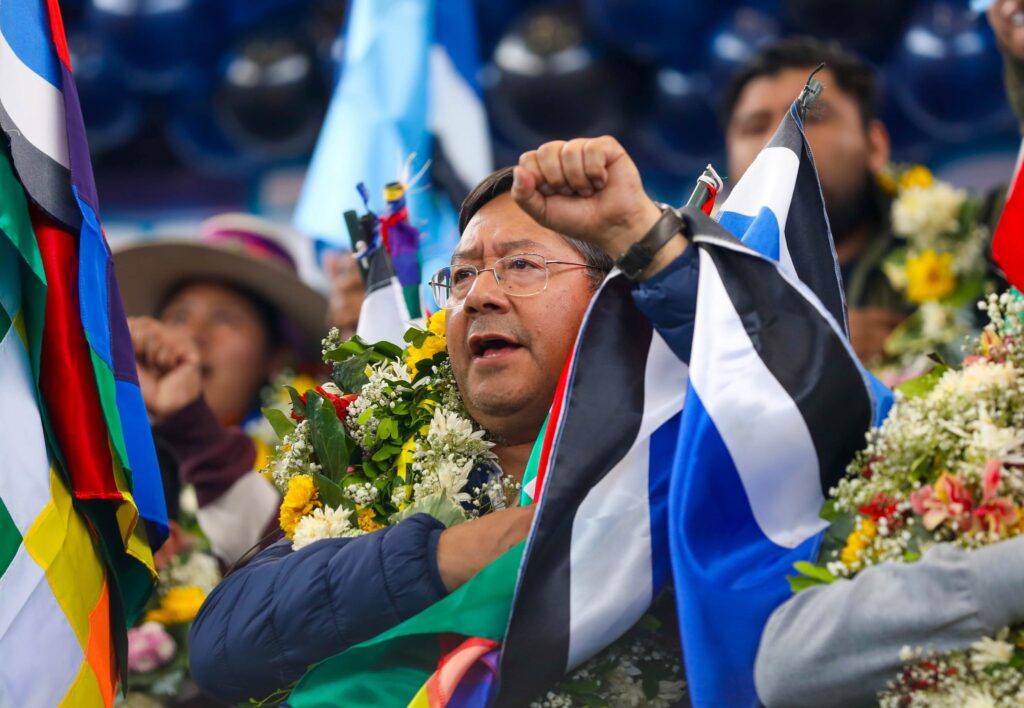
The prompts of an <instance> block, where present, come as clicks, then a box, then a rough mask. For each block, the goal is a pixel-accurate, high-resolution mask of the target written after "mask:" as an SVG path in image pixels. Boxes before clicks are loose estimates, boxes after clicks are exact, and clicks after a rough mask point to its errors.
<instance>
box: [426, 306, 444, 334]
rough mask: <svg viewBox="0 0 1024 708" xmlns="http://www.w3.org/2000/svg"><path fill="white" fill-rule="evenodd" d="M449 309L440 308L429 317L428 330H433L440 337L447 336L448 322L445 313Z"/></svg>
mask: <svg viewBox="0 0 1024 708" xmlns="http://www.w3.org/2000/svg"><path fill="white" fill-rule="evenodd" d="M446 312H447V310H438V311H437V312H435V313H434V314H432V315H431V316H430V317H429V318H428V319H427V331H428V332H433V333H434V334H436V335H437V336H438V337H444V336H447V333H446V330H445V327H446V326H447V322H446V320H445V313H446Z"/></svg>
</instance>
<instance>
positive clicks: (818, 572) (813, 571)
mask: <svg viewBox="0 0 1024 708" xmlns="http://www.w3.org/2000/svg"><path fill="white" fill-rule="evenodd" d="M793 568H795V569H796V571H797V572H798V573H800V574H802V575H806V576H807V577H809V578H815V579H816V580H820V581H821V582H823V583H833V582H835V581H836V576H834V575H832V573H830V572H828V571H827V570H826V569H825V568H823V567H821V566H820V565H815V564H814V563H808V562H807V561H798V562H796V563H794V564H793Z"/></svg>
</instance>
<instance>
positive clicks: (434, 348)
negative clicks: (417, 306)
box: [405, 310, 448, 374]
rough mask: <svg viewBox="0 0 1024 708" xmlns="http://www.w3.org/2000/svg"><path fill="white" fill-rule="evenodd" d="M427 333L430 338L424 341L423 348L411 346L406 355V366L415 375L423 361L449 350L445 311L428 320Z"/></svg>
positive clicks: (436, 313)
mask: <svg viewBox="0 0 1024 708" xmlns="http://www.w3.org/2000/svg"><path fill="white" fill-rule="evenodd" d="M427 331H428V332H429V333H430V336H428V337H427V338H426V339H424V340H423V346H420V347H416V346H410V347H409V349H408V351H407V352H406V355H405V365H406V366H407V367H409V371H410V372H412V373H413V374H415V373H416V365H417V364H419V363H420V362H421V361H424V360H427V359H431V358H433V356H434V355H435V354H440V353H441V352H443V351H444V350H446V349H447V348H448V339H447V337H446V336H445V310H440V311H438V312H435V313H434V314H433V315H431V316H430V318H429V319H428V320H427Z"/></svg>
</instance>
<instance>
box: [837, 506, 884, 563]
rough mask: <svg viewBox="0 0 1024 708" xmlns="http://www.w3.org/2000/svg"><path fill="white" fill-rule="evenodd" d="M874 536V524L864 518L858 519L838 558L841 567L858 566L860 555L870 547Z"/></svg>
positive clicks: (876, 530)
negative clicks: (840, 559) (841, 563)
mask: <svg viewBox="0 0 1024 708" xmlns="http://www.w3.org/2000/svg"><path fill="white" fill-rule="evenodd" d="M876 535H878V527H877V526H875V522H874V521H872V520H871V519H870V518H868V517H866V516H862V517H860V519H858V523H857V528H856V529H854V530H853V533H851V534H850V535H849V536H847V537H846V546H845V547H844V548H843V552H842V554H841V556H840V557H841V558H842V561H843V565H845V566H846V567H847V568H853V567H854V566H856V565H859V564H860V556H861V553H863V552H864V549H865V548H867V547H868V546H870V545H871V539H873V538H874V537H875V536H876Z"/></svg>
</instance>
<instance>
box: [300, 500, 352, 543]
mask: <svg viewBox="0 0 1024 708" xmlns="http://www.w3.org/2000/svg"><path fill="white" fill-rule="evenodd" d="M361 534H362V531H360V530H359V529H356V528H353V527H352V522H351V521H349V512H348V511H346V510H345V509H332V508H331V507H329V506H328V507H324V508H322V509H314V510H313V513H312V514H309V515H308V516H303V517H302V518H301V519H300V520H299V523H298V524H297V525H296V526H295V535H294V536H293V537H292V550H294V551H297V550H299V549H300V548H305V547H306V546H308V545H309V544H311V543H313V542H314V541H319V540H321V539H324V538H343V537H346V536H359V535H361Z"/></svg>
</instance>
